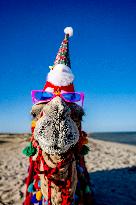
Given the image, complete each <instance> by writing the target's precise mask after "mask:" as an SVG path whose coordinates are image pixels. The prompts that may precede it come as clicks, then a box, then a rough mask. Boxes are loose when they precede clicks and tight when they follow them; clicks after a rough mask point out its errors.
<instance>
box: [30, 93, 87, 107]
mask: <svg viewBox="0 0 136 205" xmlns="http://www.w3.org/2000/svg"><path fill="white" fill-rule="evenodd" d="M31 96H32V102H33V103H37V102H49V101H51V100H52V99H53V98H55V97H56V96H60V97H61V98H62V99H63V100H64V101H66V102H70V103H77V102H79V101H81V102H82V106H83V102H84V93H83V92H61V93H59V94H54V93H51V92H46V91H43V90H32V91H31Z"/></svg>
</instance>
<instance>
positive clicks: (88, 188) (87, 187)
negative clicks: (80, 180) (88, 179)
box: [85, 185, 91, 194]
mask: <svg viewBox="0 0 136 205" xmlns="http://www.w3.org/2000/svg"><path fill="white" fill-rule="evenodd" d="M90 192H91V190H90V187H89V186H88V185H87V186H86V188H85V193H86V194H87V193H90Z"/></svg>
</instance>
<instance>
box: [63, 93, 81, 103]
mask: <svg viewBox="0 0 136 205" xmlns="http://www.w3.org/2000/svg"><path fill="white" fill-rule="evenodd" d="M62 96H63V98H64V99H65V100H66V101H69V102H78V101H80V100H81V95H80V94H79V93H63V94H62Z"/></svg>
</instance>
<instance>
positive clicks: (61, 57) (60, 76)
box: [43, 27, 74, 92]
mask: <svg viewBox="0 0 136 205" xmlns="http://www.w3.org/2000/svg"><path fill="white" fill-rule="evenodd" d="M64 33H65V37H64V40H63V41H62V43H61V46H60V48H59V51H58V53H57V56H56V59H55V61H54V65H53V66H49V68H50V72H49V73H48V75H47V81H46V83H45V86H44V89H43V90H44V91H48V92H60V91H66V92H74V85H73V81H74V75H73V73H72V71H71V63H70V56H69V37H71V36H72V35H73V29H72V27H66V28H65V29H64Z"/></svg>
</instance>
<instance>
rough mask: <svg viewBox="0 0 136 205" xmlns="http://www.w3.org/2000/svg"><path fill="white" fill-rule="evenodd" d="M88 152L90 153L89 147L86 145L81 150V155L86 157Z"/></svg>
mask: <svg viewBox="0 0 136 205" xmlns="http://www.w3.org/2000/svg"><path fill="white" fill-rule="evenodd" d="M89 151H90V149H89V147H88V146H86V145H83V146H82V149H81V155H86V154H88V152H89Z"/></svg>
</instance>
